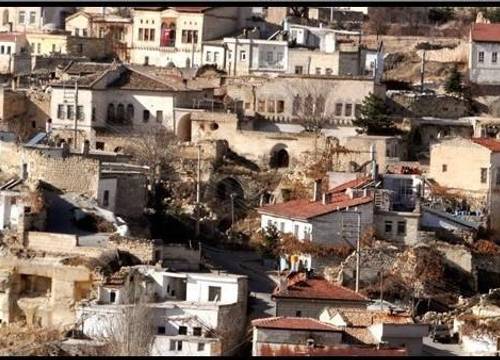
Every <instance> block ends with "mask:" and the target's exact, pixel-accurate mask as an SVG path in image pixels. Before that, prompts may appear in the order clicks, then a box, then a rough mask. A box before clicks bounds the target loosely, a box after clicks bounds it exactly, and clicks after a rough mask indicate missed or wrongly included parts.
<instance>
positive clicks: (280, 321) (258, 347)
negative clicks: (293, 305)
mask: <svg viewBox="0 0 500 360" xmlns="http://www.w3.org/2000/svg"><path fill="white" fill-rule="evenodd" d="M252 326H253V340H252V356H264V355H269V354H267V353H265V351H266V349H267V348H271V349H276V348H282V347H288V346H289V347H292V346H293V345H308V346H311V347H324V346H331V345H338V344H341V342H342V330H341V329H339V328H337V327H336V326H333V325H329V324H325V323H322V322H321V321H318V320H317V319H312V318H306V317H288V316H282V317H272V318H264V319H257V320H253V321H252Z"/></svg>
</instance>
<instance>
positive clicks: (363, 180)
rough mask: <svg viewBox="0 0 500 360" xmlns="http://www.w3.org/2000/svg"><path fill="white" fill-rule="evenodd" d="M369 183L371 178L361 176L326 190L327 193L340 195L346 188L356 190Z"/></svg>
mask: <svg viewBox="0 0 500 360" xmlns="http://www.w3.org/2000/svg"><path fill="white" fill-rule="evenodd" d="M371 181H372V178H371V177H369V176H363V177H360V178H357V179H353V180H350V181H347V182H345V183H343V184H340V185H338V186H335V187H334V188H332V189H330V190H328V192H329V193H340V192H344V191H345V190H347V189H348V188H353V189H357V188H360V187H362V186H364V185H366V184H368V183H369V182H371Z"/></svg>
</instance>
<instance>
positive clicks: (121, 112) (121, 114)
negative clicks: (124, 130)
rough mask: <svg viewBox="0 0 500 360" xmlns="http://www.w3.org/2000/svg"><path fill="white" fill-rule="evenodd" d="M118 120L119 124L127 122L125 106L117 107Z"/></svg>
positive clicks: (119, 105)
mask: <svg viewBox="0 0 500 360" xmlns="http://www.w3.org/2000/svg"><path fill="white" fill-rule="evenodd" d="M116 120H117V121H118V122H119V123H123V122H124V120H125V106H123V104H118V106H117V107H116Z"/></svg>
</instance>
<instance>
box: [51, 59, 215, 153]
mask: <svg viewBox="0 0 500 360" xmlns="http://www.w3.org/2000/svg"><path fill="white" fill-rule="evenodd" d="M204 96H205V92H204V91H202V90H194V89H190V88H188V87H187V86H186V85H185V84H183V83H182V81H177V82H176V81H174V80H172V81H168V83H167V82H166V80H163V79H159V78H156V77H153V76H152V75H149V74H145V73H142V72H140V71H138V70H137V69H133V68H131V67H128V66H125V65H111V66H110V67H109V68H108V69H107V70H105V71H101V72H98V73H96V74H92V75H87V76H82V77H80V78H79V79H78V97H77V104H76V106H77V108H76V111H75V82H74V81H73V80H70V81H66V82H60V83H57V84H53V85H52V94H51V105H50V116H51V118H52V124H53V129H54V131H57V130H71V129H74V119H75V116H76V117H77V118H78V130H80V131H85V132H87V133H88V134H92V130H96V129H105V128H108V129H115V130H117V129H122V130H126V129H134V130H136V131H137V130H141V129H143V130H146V129H150V128H155V127H165V128H167V129H170V130H175V122H174V119H175V108H176V107H181V108H192V106H193V99H196V98H203V97H204ZM92 145H93V144H92Z"/></svg>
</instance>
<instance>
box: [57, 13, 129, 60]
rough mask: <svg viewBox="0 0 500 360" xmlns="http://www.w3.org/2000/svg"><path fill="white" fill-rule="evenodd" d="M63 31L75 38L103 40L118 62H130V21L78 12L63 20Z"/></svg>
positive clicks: (120, 17) (108, 15) (117, 16)
mask: <svg viewBox="0 0 500 360" xmlns="http://www.w3.org/2000/svg"><path fill="white" fill-rule="evenodd" d="M65 29H66V31H70V32H71V35H73V36H77V37H90V38H103V39H105V40H106V46H107V47H111V48H112V51H113V53H114V55H116V56H117V57H118V58H119V59H120V60H122V61H126V62H128V61H129V60H130V50H129V49H130V48H131V47H132V19H130V18H125V17H122V16H119V15H116V14H104V15H103V14H102V13H93V12H86V11H79V12H77V13H75V14H73V15H70V16H68V17H67V18H66V20H65Z"/></svg>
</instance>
